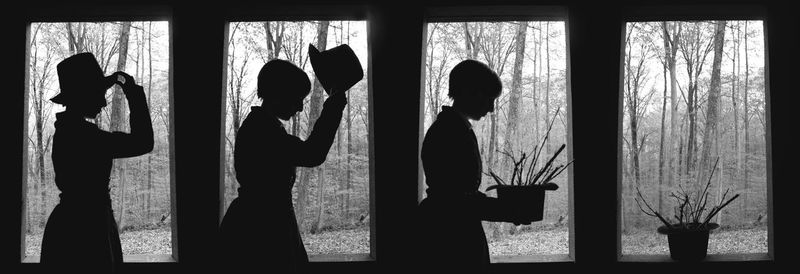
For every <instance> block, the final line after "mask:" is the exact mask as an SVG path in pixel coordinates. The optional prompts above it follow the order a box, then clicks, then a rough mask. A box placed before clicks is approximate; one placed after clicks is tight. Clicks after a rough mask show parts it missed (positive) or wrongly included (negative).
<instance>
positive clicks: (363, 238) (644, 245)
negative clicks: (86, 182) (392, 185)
mask: <svg viewBox="0 0 800 274" xmlns="http://www.w3.org/2000/svg"><path fill="white" fill-rule="evenodd" d="M171 235H172V233H171V232H170V230H169V229H154V230H140V231H127V232H124V233H122V235H120V240H121V241H122V253H123V254H125V255H132V254H171V253H172V242H171V241H172V238H171ZM568 235H569V233H568V231H567V229H566V228H559V229H552V230H540V231H529V232H523V233H518V234H515V235H508V236H505V237H504V238H503V239H501V240H493V241H490V242H489V250H490V251H491V254H492V255H533V254H567V253H568V252H569V246H568V239H569V238H568V237H569V236H568ZM26 240H27V246H26V254H27V255H33V256H38V255H39V253H40V247H41V241H42V236H41V234H35V235H27V236H26ZM303 241H304V242H305V245H306V250H307V251H308V254H354V253H369V230H368V229H366V228H361V229H352V230H339V231H329V232H324V233H320V234H305V235H303ZM622 248H623V250H622V253H623V254H669V249H668V247H667V238H666V236H664V235H660V234H658V233H656V232H655V231H647V230H641V231H636V232H633V233H628V234H623V236H622ZM766 252H767V230H766V228H763V227H762V228H750V229H737V230H721V231H717V232H715V233H712V234H711V238H710V240H709V243H708V253H709V254H715V253H766Z"/></svg>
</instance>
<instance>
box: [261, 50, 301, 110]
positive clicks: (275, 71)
mask: <svg viewBox="0 0 800 274" xmlns="http://www.w3.org/2000/svg"><path fill="white" fill-rule="evenodd" d="M310 91H311V81H309V79H308V75H306V73H305V72H304V71H303V70H302V69H300V68H298V67H297V66H295V65H294V64H292V63H290V62H288V61H286V60H280V59H274V60H271V61H269V62H267V63H266V64H264V66H263V67H261V71H260V72H259V73H258V98H261V100H263V105H265V106H266V107H269V108H270V109H271V110H272V112H273V113H275V115H276V116H278V118H280V119H283V120H288V119H289V118H291V117H292V116H293V115H294V114H295V113H297V112H300V111H303V99H305V98H306V96H308V93H309V92H310Z"/></svg>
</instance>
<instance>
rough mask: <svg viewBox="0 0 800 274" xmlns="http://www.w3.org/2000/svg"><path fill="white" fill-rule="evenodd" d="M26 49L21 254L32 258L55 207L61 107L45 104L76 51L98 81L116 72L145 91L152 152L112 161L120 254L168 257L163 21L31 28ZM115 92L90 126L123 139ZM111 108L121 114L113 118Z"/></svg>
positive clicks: (165, 34) (123, 107)
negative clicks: (92, 64)
mask: <svg viewBox="0 0 800 274" xmlns="http://www.w3.org/2000/svg"><path fill="white" fill-rule="evenodd" d="M126 41H127V42H126ZM121 43H122V44H121ZM29 49H30V60H29V61H30V70H29V71H28V74H29V75H28V76H29V78H30V86H29V87H28V88H29V91H30V92H29V95H28V96H29V97H28V104H27V105H28V107H29V109H28V112H29V114H28V117H27V119H28V141H29V142H28V143H27V146H26V148H27V149H28V159H24V160H25V161H27V162H26V163H25V166H26V167H27V170H26V173H27V182H28V185H27V186H26V187H27V197H26V202H27V205H26V208H27V211H26V212H25V213H26V215H25V218H26V219H25V222H24V223H25V224H27V225H26V227H25V232H26V233H25V246H26V250H25V255H26V256H39V254H40V251H41V240H42V233H43V230H44V227H45V224H46V222H47V218H48V217H49V215H50V213H51V211H52V210H53V208H54V207H55V206H56V205H57V204H58V203H59V196H58V195H59V193H60V192H59V190H58V189H57V188H56V185H55V183H54V176H55V174H54V172H53V164H52V161H51V152H52V144H53V143H52V141H53V140H52V137H53V134H54V132H55V128H54V122H55V120H56V119H55V115H56V113H59V112H62V111H64V110H65V108H64V107H63V106H62V105H60V104H55V103H53V102H51V101H50V98H52V97H53V96H55V95H56V94H58V93H59V90H60V88H59V80H58V74H57V72H56V65H57V64H58V63H59V62H61V60H63V59H65V58H67V57H69V56H72V55H74V54H77V53H82V52H91V53H93V54H94V55H95V57H96V59H97V61H98V63H99V64H100V67H101V68H102V69H103V74H104V75H110V74H111V73H113V72H115V71H119V70H122V71H125V72H126V73H128V74H130V75H131V76H133V78H134V79H135V80H136V83H137V84H138V85H141V86H142V87H143V88H144V92H145V96H146V97H147V103H148V105H149V109H150V115H151V119H152V121H153V132H154V136H155V144H154V147H153V151H152V152H150V153H148V154H145V155H142V156H138V157H133V158H125V159H115V160H114V165H113V168H112V171H111V178H110V179H111V182H110V184H109V187H110V194H111V203H112V209H113V210H114V215H115V216H114V217H115V219H116V221H117V224H118V226H119V231H120V239H121V242H122V253H123V254H124V255H155V254H169V255H171V254H172V228H171V217H170V212H171V210H170V209H171V205H170V204H171V200H170V161H171V159H170V157H169V151H170V143H169V137H168V136H169V121H170V119H169V110H170V108H169V104H170V101H169V77H168V76H169V57H170V55H169V24H168V22H164V21H162V22H70V23H32V24H31V26H30V45H29ZM120 56H122V57H120ZM121 92H122V91H121V90H117V89H116V88H115V89H111V90H109V92H107V93H106V101H107V102H108V106H107V107H106V108H104V109H103V110H102V111H101V113H100V114H99V115H98V117H97V119H95V120H94V121H93V122H94V123H96V124H97V125H98V127H99V128H100V129H102V130H106V131H110V130H111V129H112V128H119V129H120V130H121V131H124V132H128V127H129V126H128V121H127V118H126V117H128V113H129V111H128V108H127V102H126V101H125V100H124V97H120V98H122V99H123V100H121V101H119V100H115V99H114V98H113V97H114V94H115V93H120V94H121ZM117 104H119V106H121V107H120V108H119V111H121V112H119V113H120V114H122V115H112V112H113V111H112V109H114V108H115V106H116V105H117ZM112 117H117V118H118V119H112ZM75 225H78V226H79V225H81V224H75Z"/></svg>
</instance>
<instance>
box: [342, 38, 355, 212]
mask: <svg viewBox="0 0 800 274" xmlns="http://www.w3.org/2000/svg"><path fill="white" fill-rule="evenodd" d="M348 25H349V23H348ZM347 98H352V97H350V90H347ZM350 105H351V104H347V175H346V177H345V181H346V182H347V192H345V193H347V197H346V198H345V204H344V208H345V215H344V217H345V220H349V219H350V189H351V188H352V184H353V183H352V181H351V180H352V179H351V175H350V173H351V172H352V170H351V166H350V164H351V163H350V158H351V157H350V155H351V154H352V153H353V151H352V143H353V127H352V122H353V119H352V117H353V116H351V111H350Z"/></svg>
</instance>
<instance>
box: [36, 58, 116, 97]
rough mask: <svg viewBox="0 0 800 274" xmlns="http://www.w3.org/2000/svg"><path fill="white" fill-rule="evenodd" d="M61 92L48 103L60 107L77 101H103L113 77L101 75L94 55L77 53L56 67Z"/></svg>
mask: <svg viewBox="0 0 800 274" xmlns="http://www.w3.org/2000/svg"><path fill="white" fill-rule="evenodd" d="M56 70H57V71H58V84H59V87H60V89H61V92H60V93H58V95H56V96H55V97H53V98H51V99H50V101H52V102H54V103H58V104H62V105H68V104H72V103H75V102H78V101H86V100H97V101H99V100H101V99H102V100H103V102H105V92H106V90H108V88H110V87H111V86H112V85H113V84H114V81H113V77H106V76H104V75H103V70H102V69H101V68H100V64H98V63H97V59H95V57H94V54H92V53H89V52H85V53H78V54H75V55H73V56H70V57H68V58H67V59H64V60H63V61H61V62H60V63H58V65H57V66H56Z"/></svg>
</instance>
